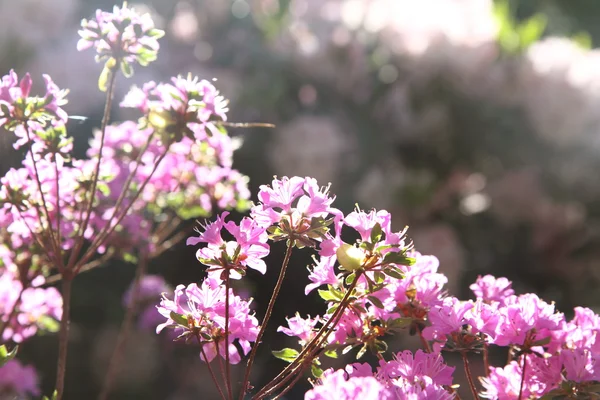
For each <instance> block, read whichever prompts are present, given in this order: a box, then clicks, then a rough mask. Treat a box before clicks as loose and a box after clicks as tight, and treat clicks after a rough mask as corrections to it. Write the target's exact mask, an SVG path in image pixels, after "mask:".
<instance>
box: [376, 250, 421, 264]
mask: <svg viewBox="0 0 600 400" xmlns="http://www.w3.org/2000/svg"><path fill="white" fill-rule="evenodd" d="M415 262H417V260H416V258H413V257H407V256H406V255H405V254H404V253H403V252H389V253H386V255H385V256H384V257H383V263H384V264H398V265H406V266H409V267H410V266H411V265H413V264H414V263H415Z"/></svg>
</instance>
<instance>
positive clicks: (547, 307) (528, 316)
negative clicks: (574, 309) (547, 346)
mask: <svg viewBox="0 0 600 400" xmlns="http://www.w3.org/2000/svg"><path fill="white" fill-rule="evenodd" d="M498 314H499V315H500V318H501V319H500V324H499V325H498V329H497V332H496V333H497V334H496V337H495V339H494V340H493V342H492V343H494V344H496V345H498V346H508V345H511V344H516V345H519V346H523V345H525V346H529V347H531V346H533V345H535V342H536V341H540V340H543V339H547V338H551V336H552V333H553V332H555V331H559V330H560V329H561V328H562V323H563V322H564V315H563V314H560V313H556V312H555V310H554V305H553V304H548V303H546V302H544V301H543V300H541V299H540V298H539V297H538V296H537V295H535V294H533V293H528V294H524V295H521V296H518V297H517V296H514V295H513V296H510V297H508V298H506V299H505V301H504V305H503V306H502V307H500V308H499V309H498Z"/></svg>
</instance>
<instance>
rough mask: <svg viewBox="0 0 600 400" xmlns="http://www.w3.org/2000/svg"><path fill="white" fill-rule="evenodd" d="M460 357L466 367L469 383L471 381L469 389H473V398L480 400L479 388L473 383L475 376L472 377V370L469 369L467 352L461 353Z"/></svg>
mask: <svg viewBox="0 0 600 400" xmlns="http://www.w3.org/2000/svg"><path fill="white" fill-rule="evenodd" d="M460 355H461V356H462V360H463V364H464V366H465V374H466V375H467V381H469V387H470V388H471V393H473V398H474V399H475V400H479V395H478V394H477V388H476V387H475V383H474V382H473V375H471V368H470V367H469V358H468V357H467V352H466V351H461V353H460Z"/></svg>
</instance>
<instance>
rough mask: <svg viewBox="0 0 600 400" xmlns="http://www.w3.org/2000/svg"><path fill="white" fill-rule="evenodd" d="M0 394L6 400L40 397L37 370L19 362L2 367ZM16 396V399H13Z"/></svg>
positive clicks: (0, 369) (12, 362)
mask: <svg viewBox="0 0 600 400" xmlns="http://www.w3.org/2000/svg"><path fill="white" fill-rule="evenodd" d="M0 393H2V394H3V395H4V396H7V397H6V398H17V397H18V398H21V397H27V396H29V395H31V396H39V395H40V388H39V378H38V375H37V372H36V370H35V369H34V368H33V367H32V366H30V365H28V366H24V365H23V364H21V362H20V361H18V360H15V359H13V360H10V361H9V362H7V363H6V364H4V365H3V366H1V367H0ZM13 396H14V397H13Z"/></svg>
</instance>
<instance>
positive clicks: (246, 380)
mask: <svg viewBox="0 0 600 400" xmlns="http://www.w3.org/2000/svg"><path fill="white" fill-rule="evenodd" d="M292 249H293V247H292V245H291V244H289V245H288V246H287V249H286V250H285V256H284V258H283V263H282V264H281V270H280V271H279V278H278V279H277V284H276V285H275V289H273V295H271V300H269V305H268V306H267V311H266V313H265V318H264V319H263V323H262V324H261V327H260V330H259V331H258V336H256V340H255V342H254V346H252V351H251V352H250V357H249V358H248V363H247V365H246V373H245V374H244V381H243V383H242V390H241V391H240V400H242V399H243V398H244V396H245V395H246V391H247V390H248V383H249V381H250V371H251V370H252V364H253V363H254V358H255V357H256V351H257V349H258V346H259V345H260V340H261V339H262V336H263V334H264V333H265V329H266V328H267V323H268V322H269V319H270V318H271V313H272V312H273V307H274V306H275V300H277V296H278V295H279V290H280V289H281V285H282V283H283V278H284V277H285V271H286V269H287V266H288V264H289V262H290V257H291V256H292Z"/></svg>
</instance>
